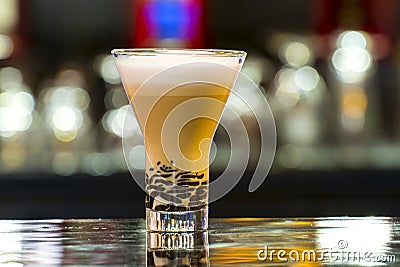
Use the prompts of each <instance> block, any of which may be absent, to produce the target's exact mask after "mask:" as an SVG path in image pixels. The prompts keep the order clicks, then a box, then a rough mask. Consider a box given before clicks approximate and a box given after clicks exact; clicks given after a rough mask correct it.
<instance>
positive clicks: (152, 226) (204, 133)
mask: <svg viewBox="0 0 400 267" xmlns="http://www.w3.org/2000/svg"><path fill="white" fill-rule="evenodd" d="M112 54H113V56H114V58H115V62H116V65H117V68H118V71H119V74H120V76H121V80H122V82H123V85H124V88H125V91H126V93H127V95H128V97H129V99H130V101H131V104H132V106H133V109H134V111H135V113H136V117H137V119H138V122H139V125H140V128H141V130H142V133H143V136H144V141H145V147H146V174H145V175H146V179H145V180H146V193H147V198H146V217H147V229H148V230H153V231H195V230H204V229H207V225H208V221H207V218H208V202H207V201H208V183H209V176H208V174H209V170H208V167H209V152H210V146H211V140H212V138H213V135H214V132H215V129H216V127H217V125H218V122H219V119H220V117H221V114H222V111H223V109H224V106H225V103H226V101H227V99H228V97H229V94H230V90H231V88H232V87H233V85H234V83H235V81H236V78H237V76H238V73H239V70H240V68H241V66H242V64H243V61H244V58H245V56H246V53H245V52H241V51H224V50H165V49H159V50H151V49H126V50H124V49H117V50H113V51H112Z"/></svg>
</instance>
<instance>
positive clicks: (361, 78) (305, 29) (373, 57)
mask: <svg viewBox="0 0 400 267" xmlns="http://www.w3.org/2000/svg"><path fill="white" fill-rule="evenodd" d="M399 15H400V3H398V2H397V1H394V0H379V1H378V0H296V1H290V0H281V1H262V0H249V1H246V2H242V1H228V0H215V1H212V0H114V1H109V0H86V1H78V0H59V1H51V0H31V1H19V0H1V1H0V174H1V176H0V217H1V218H54V217H58V218H71V217H72V218H78V217H85V218H86V217H143V216H144V193H143V192H141V191H140V189H139V187H138V186H137V185H136V184H135V183H134V181H133V179H131V178H130V174H129V172H128V167H127V165H126V163H125V160H124V156H123V153H122V142H121V136H122V129H123V124H124V118H125V113H126V110H127V108H128V106H127V104H128V102H127V99H126V96H125V93H124V91H123V89H122V85H121V82H120V79H119V76H118V73H117V71H116V68H115V65H114V62H113V59H112V57H111V55H110V51H111V49H113V48H122V47H126V48H128V47H185V48H221V49H240V50H246V51H247V52H248V58H247V60H246V62H245V65H244V67H243V73H245V74H246V75H248V76H249V77H251V79H252V80H253V81H254V82H255V83H256V84H257V85H258V86H259V89H260V90H261V91H262V92H263V94H264V96H265V97H266V99H267V100H268V102H269V104H270V106H271V109H272V112H273V114H274V117H275V120H276V126H277V137H278V144H277V151H276V157H275V161H274V163H273V166H272V171H271V174H270V175H269V178H268V179H267V180H266V181H265V182H264V184H263V185H262V187H261V188H260V189H259V190H258V191H257V192H255V193H252V194H249V193H248V192H247V187H248V183H249V181H250V177H251V175H252V171H253V170H254V168H255V165H256V164H257V160H258V153H259V142H260V140H259V130H258V125H257V124H256V123H255V120H254V118H253V117H252V116H251V114H250V113H249V112H248V110H246V109H241V108H240V106H237V108H236V109H237V110H236V111H237V112H238V113H239V114H240V115H241V117H242V120H243V121H244V122H245V124H246V127H247V130H248V132H249V134H250V139H251V143H252V153H251V157H250V162H249V164H248V168H247V170H246V173H245V174H246V175H245V177H244V179H242V180H241V181H240V183H239V184H238V186H237V187H236V188H235V189H234V190H233V191H232V192H231V193H230V194H229V195H227V196H226V197H224V198H223V199H221V200H219V201H217V202H216V203H213V204H212V205H211V206H212V207H211V216H214V217H220V216H230V217H238V216H264V217H269V216H331V215H392V216H393V215H399V214H400V209H399V208H398V207H397V206H396V203H398V201H399V200H400V191H399V190H397V189H398V188H399V186H400V94H399V91H400V84H399V79H398V77H399V71H400V68H399V67H400V57H399V55H400V54H399V52H400V46H399V44H400V43H399V40H400V38H399V37H400V32H399V30H398V29H400V27H399V26H400V21H399V20H398V18H399V17H400V16H399ZM246 89H247V88H238V90H240V92H241V93H243V94H244V97H247V98H251V97H256V94H255V92H254V91H252V90H246ZM234 107H235V106H234ZM254 108H255V109H256V108H257V107H254ZM133 131H139V130H138V128H135V129H133ZM215 142H216V144H217V148H218V151H217V156H216V158H215V160H214V162H213V163H212V166H211V171H212V175H213V176H218V173H219V172H221V171H223V170H224V167H225V166H226V164H227V161H228V160H229V155H230V154H229V153H230V152H229V151H230V149H231V148H230V144H229V139H228V138H227V136H226V133H225V132H224V130H223V129H218V131H217V134H216V138H215ZM233 149H235V148H233ZM142 151H143V148H142V147H140V144H139V143H138V145H137V146H133V147H132V150H131V151H129V152H128V154H129V161H130V162H129V164H131V166H130V167H132V168H133V169H137V170H138V171H140V170H141V169H142V168H143V156H142ZM232 175H235V174H234V173H232ZM232 207H234V209H233V208H232Z"/></svg>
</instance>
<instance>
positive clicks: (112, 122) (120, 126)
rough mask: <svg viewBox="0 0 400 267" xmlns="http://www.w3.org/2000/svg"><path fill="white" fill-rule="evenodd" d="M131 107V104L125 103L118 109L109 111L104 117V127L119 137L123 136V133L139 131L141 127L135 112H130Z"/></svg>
mask: <svg viewBox="0 0 400 267" xmlns="http://www.w3.org/2000/svg"><path fill="white" fill-rule="evenodd" d="M130 108H131V107H130V106H129V105H124V106H122V107H120V108H118V109H113V110H109V111H107V112H106V113H105V114H104V116H103V118H102V125H103V128H104V129H105V130H106V131H107V132H109V133H111V134H113V135H115V136H118V137H122V136H123V134H130V135H132V134H135V133H139V132H140V128H139V124H138V122H137V119H136V116H135V114H134V113H133V112H128V110H129V109H130ZM125 123H126V126H125ZM124 127H125V129H124Z"/></svg>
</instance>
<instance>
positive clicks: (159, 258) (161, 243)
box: [146, 231, 210, 267]
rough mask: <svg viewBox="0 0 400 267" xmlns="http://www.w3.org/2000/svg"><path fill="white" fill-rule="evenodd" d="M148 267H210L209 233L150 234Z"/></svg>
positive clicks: (148, 234) (148, 236) (148, 238)
mask: <svg viewBox="0 0 400 267" xmlns="http://www.w3.org/2000/svg"><path fill="white" fill-rule="evenodd" d="M146 266H147V267H150V266H151V267H153V266H154V267H156V266H210V259H209V247H208V232H207V231H204V232H189V233H165V232H164V233H159V232H148V233H147V265H146Z"/></svg>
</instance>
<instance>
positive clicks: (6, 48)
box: [0, 33, 14, 59]
mask: <svg viewBox="0 0 400 267" xmlns="http://www.w3.org/2000/svg"><path fill="white" fill-rule="evenodd" d="M13 50H14V44H13V41H12V40H11V38H10V37H8V36H7V35H5V34H1V33H0V59H6V58H8V57H10V56H11V54H12V52H13Z"/></svg>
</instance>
